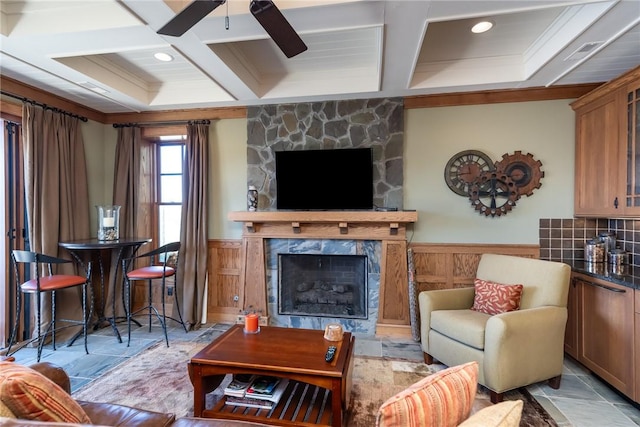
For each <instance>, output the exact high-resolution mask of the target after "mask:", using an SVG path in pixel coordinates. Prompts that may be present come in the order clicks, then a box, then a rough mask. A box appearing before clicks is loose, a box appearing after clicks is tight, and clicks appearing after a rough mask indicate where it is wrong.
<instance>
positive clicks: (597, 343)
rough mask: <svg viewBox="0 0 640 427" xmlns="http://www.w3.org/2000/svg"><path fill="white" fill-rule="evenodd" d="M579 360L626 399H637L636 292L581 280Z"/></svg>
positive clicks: (595, 280)
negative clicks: (635, 369) (626, 397)
mask: <svg viewBox="0 0 640 427" xmlns="http://www.w3.org/2000/svg"><path fill="white" fill-rule="evenodd" d="M578 280H579V282H580V285H579V286H580V293H579V295H580V299H579V304H580V306H581V309H580V310H579V313H580V318H579V323H580V329H579V337H578V340H579V352H578V360H579V361H580V362H581V363H582V364H584V365H585V366H586V367H587V368H589V369H590V370H592V371H593V372H594V373H595V374H597V375H599V376H600V377H602V378H603V379H604V380H605V381H607V382H608V383H609V384H611V385H612V386H614V387H615V388H617V389H618V390H620V391H621V392H622V393H624V394H625V395H627V396H629V397H631V398H633V396H634V375H633V374H634V363H635V361H634V358H633V356H634V321H633V319H634V291H633V289H631V288H626V287H624V286H620V285H616V284H615V283H611V282H606V281H602V280H598V279H593V278H587V277H585V278H580V279H578Z"/></svg>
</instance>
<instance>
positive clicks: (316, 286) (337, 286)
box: [278, 254, 367, 319]
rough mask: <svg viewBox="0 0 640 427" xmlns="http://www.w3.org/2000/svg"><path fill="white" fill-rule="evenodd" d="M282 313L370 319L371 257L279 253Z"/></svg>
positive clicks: (279, 298)
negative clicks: (368, 263)
mask: <svg viewBox="0 0 640 427" xmlns="http://www.w3.org/2000/svg"><path fill="white" fill-rule="evenodd" d="M278 314H288V315H298V316H319V317H338V318H351V319H366V318H367V256H366V255H324V254H278Z"/></svg>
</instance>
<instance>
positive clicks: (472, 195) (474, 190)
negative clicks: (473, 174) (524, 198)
mask: <svg viewBox="0 0 640 427" xmlns="http://www.w3.org/2000/svg"><path fill="white" fill-rule="evenodd" d="M519 198H520V195H519V194H518V188H517V186H516V184H515V182H514V181H513V180H512V179H511V178H510V177H509V175H507V174H506V173H503V172H500V171H497V170H496V171H486V172H483V173H482V174H480V178H479V179H478V180H477V181H476V182H475V183H474V184H473V185H472V186H471V190H469V200H471V205H472V206H473V207H474V209H475V210H476V211H478V212H479V213H480V214H481V215H485V216H492V217H495V216H502V215H506V214H507V213H508V212H509V211H511V209H513V208H514V207H515V205H516V200H518V199H519Z"/></svg>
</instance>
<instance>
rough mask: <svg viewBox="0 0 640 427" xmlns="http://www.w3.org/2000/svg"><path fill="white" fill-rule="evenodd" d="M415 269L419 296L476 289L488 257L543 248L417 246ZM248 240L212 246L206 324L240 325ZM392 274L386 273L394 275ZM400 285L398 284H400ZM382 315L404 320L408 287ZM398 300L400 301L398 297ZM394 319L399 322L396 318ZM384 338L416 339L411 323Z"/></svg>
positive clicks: (390, 327)
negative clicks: (479, 269) (480, 264)
mask: <svg viewBox="0 0 640 427" xmlns="http://www.w3.org/2000/svg"><path fill="white" fill-rule="evenodd" d="M394 243H399V242H390V245H391V246H390V247H388V248H387V250H391V251H395V250H399V249H400V248H402V247H403V245H395V244H394ZM410 247H411V248H412V249H413V258H414V264H415V270H416V271H415V278H416V292H421V291H426V290H432V289H451V288H459V287H465V286H473V279H475V273H476V269H477V267H478V262H479V261H480V256H481V255H482V254H483V253H494V254H504V255H516V256H523V257H528V258H539V256H540V247H539V246H538V245H492V244H447V243H412V244H410ZM242 251H243V240H241V239H238V240H209V251H208V252H209V253H208V269H209V272H208V282H209V286H208V292H207V307H208V308H207V321H208V322H225V323H235V322H236V320H237V317H238V313H239V312H240V311H241V309H242V304H243V301H244V300H245V295H244V286H242V274H243V262H242V258H243V252H242ZM394 269H397V270H403V269H404V270H403V271H402V273H400V272H398V271H397V272H395V273H394V274H396V275H398V276H401V277H406V273H407V271H406V266H403V265H399V264H398V265H395V266H394ZM391 273H392V272H387V274H391ZM395 283H399V282H395ZM385 294H386V295H385V297H384V298H382V296H381V302H382V301H384V303H383V304H384V306H383V307H380V312H381V313H386V316H388V317H392V318H393V317H402V318H404V317H405V314H406V313H408V300H407V301H399V299H402V300H404V299H407V298H405V297H406V296H407V295H408V284H407V283H405V282H404V281H403V283H402V284H401V285H400V288H398V289H390V288H388V289H386V291H385ZM394 295H395V296H394ZM394 315H395V316H394ZM376 334H377V335H379V336H383V335H384V336H392V337H411V326H410V319H409V318H408V316H406V321H402V322H396V323H390V322H382V323H380V324H378V328H377V331H376Z"/></svg>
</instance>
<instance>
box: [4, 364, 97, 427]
mask: <svg viewBox="0 0 640 427" xmlns="http://www.w3.org/2000/svg"><path fill="white" fill-rule="evenodd" d="M0 399H2V403H4V404H5V405H6V406H7V407H8V408H9V409H10V410H11V412H13V414H14V415H15V416H16V417H18V418H23V419H29V420H38V421H63V422H71V423H85V424H88V423H90V422H91V420H90V419H89V417H88V416H87V414H86V413H85V412H84V411H83V410H82V408H81V407H80V405H78V404H77V403H76V401H75V400H73V399H72V398H71V396H69V394H67V393H66V392H65V391H64V390H63V389H62V388H61V387H60V386H59V385H57V384H56V383H54V382H53V381H51V380H50V379H48V378H46V377H45V376H44V375H42V374H40V373H39V372H36V371H35V370H33V369H31V368H29V367H26V366H23V365H19V364H17V363H12V362H0Z"/></svg>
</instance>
